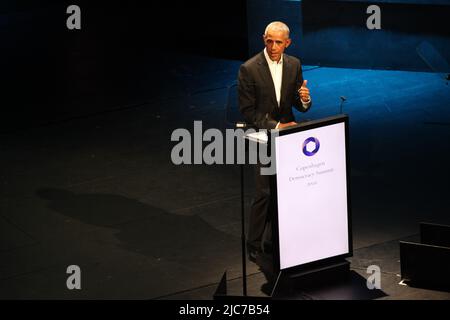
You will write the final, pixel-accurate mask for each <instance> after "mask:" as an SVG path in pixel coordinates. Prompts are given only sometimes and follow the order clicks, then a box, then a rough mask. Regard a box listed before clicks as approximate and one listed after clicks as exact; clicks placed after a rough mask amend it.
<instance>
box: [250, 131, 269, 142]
mask: <svg viewBox="0 0 450 320" xmlns="http://www.w3.org/2000/svg"><path fill="white" fill-rule="evenodd" d="M245 137H246V138H247V139H249V140H252V141H256V142H261V143H267V141H268V140H269V138H268V137H267V132H265V131H257V132H251V133H247V134H246V135H245Z"/></svg>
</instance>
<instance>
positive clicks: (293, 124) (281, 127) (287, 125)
mask: <svg viewBox="0 0 450 320" xmlns="http://www.w3.org/2000/svg"><path fill="white" fill-rule="evenodd" d="M295 125H297V122H295V121H291V122H287V123H281V122H280V123H279V124H278V129H283V128H287V127H292V126H295Z"/></svg>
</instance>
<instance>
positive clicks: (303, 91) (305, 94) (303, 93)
mask: <svg viewBox="0 0 450 320" xmlns="http://www.w3.org/2000/svg"><path fill="white" fill-rule="evenodd" d="M307 84H308V80H303V83H302V86H301V87H300V89H298V94H299V95H300V99H302V101H303V102H309V101H310V100H311V97H310V96H309V89H308V88H307V87H306V85H307Z"/></svg>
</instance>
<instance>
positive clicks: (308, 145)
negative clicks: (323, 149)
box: [303, 137, 320, 157]
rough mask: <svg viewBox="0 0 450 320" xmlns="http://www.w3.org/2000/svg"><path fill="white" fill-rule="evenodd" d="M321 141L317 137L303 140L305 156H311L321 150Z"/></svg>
mask: <svg viewBox="0 0 450 320" xmlns="http://www.w3.org/2000/svg"><path fill="white" fill-rule="evenodd" d="M319 148H320V142H319V140H318V139H317V138H314V137H309V138H308V139H306V140H305V141H304V142H303V153H304V154H305V156H308V157H311V156H313V155H315V154H316V153H317V151H319Z"/></svg>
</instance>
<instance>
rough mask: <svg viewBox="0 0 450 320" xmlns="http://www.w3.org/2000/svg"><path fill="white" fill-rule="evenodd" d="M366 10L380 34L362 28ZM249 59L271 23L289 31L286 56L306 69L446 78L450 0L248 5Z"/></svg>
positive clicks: (252, 1)
mask: <svg viewBox="0 0 450 320" xmlns="http://www.w3.org/2000/svg"><path fill="white" fill-rule="evenodd" d="M370 5H377V6H378V7H379V8H380V12H381V29H379V30H369V29H368V28H367V26H366V21H367V19H368V18H369V17H370V16H371V14H368V13H367V8H368V7H369V6H370ZM247 16H248V33H249V37H248V38H249V55H250V56H251V55H253V54H255V53H256V52H258V51H260V50H261V49H262V46H263V43H262V37H261V35H262V33H263V31H264V28H265V26H266V25H267V24H268V23H269V22H270V21H273V20H281V21H284V22H286V23H287V24H288V25H289V27H290V28H291V32H292V33H291V36H292V38H293V45H292V46H291V47H290V48H289V49H288V53H290V54H292V55H295V56H299V57H301V58H302V61H303V63H304V64H311V65H322V66H337V67H350V68H373V69H395V70H417V71H434V72H450V70H449V61H450V22H449V19H448V17H450V0H429V1H425V0H409V1H408V0H379V1H363V0H301V1H286V0H247Z"/></svg>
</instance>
